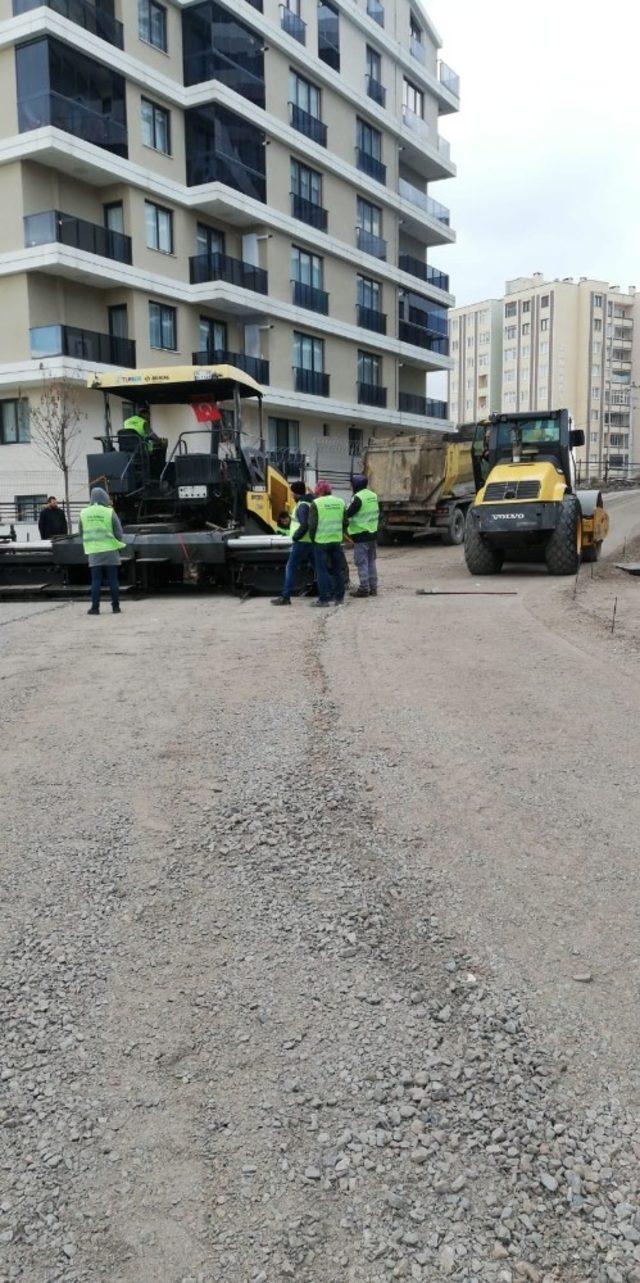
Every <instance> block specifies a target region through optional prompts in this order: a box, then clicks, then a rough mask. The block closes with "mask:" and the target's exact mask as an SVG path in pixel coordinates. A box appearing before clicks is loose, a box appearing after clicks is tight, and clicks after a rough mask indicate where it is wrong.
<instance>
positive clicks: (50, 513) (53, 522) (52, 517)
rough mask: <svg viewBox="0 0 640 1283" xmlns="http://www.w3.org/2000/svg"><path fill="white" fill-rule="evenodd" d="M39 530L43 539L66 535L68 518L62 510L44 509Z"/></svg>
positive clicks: (39, 520)
mask: <svg viewBox="0 0 640 1283" xmlns="http://www.w3.org/2000/svg"><path fill="white" fill-rule="evenodd" d="M38 530H39V531H40V538H41V539H53V538H54V537H55V535H66V533H67V518H66V517H65V515H64V512H63V511H62V508H48V507H47V508H43V509H42V511H41V513H40V516H39V517H38Z"/></svg>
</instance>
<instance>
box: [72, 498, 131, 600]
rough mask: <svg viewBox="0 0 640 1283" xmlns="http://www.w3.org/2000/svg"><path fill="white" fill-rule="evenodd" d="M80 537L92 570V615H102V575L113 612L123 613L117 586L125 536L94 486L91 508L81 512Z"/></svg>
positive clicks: (109, 506)
mask: <svg viewBox="0 0 640 1283" xmlns="http://www.w3.org/2000/svg"><path fill="white" fill-rule="evenodd" d="M80 534H81V535H82V547H83V548H84V551H85V552H86V554H87V557H88V559H89V567H90V569H91V609H90V610H89V611H87V614H89V615H99V614H100V589H101V586H102V576H103V573H105V572H106V579H107V581H108V584H109V591H110V594H111V609H112V611H113V613H114V615H119V614H120V591H119V586H118V566H119V565H120V549H121V548H126V546H127V545H126V544H125V542H124V538H123V534H122V526H121V524H120V518H119V517H118V516H117V515H116V513H115V512H114V511H113V508H112V506H111V500H110V498H109V496H108V494H107V492H106V490H102V489H101V487H100V486H94V487H93V489H92V491H91V497H90V502H89V507H88V508H83V509H82V512H81V513H80Z"/></svg>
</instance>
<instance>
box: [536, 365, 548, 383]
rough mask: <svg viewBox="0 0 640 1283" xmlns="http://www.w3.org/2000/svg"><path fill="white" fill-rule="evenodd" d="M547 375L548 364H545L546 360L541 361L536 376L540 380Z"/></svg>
mask: <svg viewBox="0 0 640 1283" xmlns="http://www.w3.org/2000/svg"><path fill="white" fill-rule="evenodd" d="M548 376H549V366H548V365H547V364H546V362H544V361H542V362H541V363H540V365H539V366H538V378H539V379H541V380H542V379H546V378H548Z"/></svg>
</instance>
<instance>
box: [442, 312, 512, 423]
mask: <svg viewBox="0 0 640 1283" xmlns="http://www.w3.org/2000/svg"><path fill="white" fill-rule="evenodd" d="M449 347H450V353H451V361H452V368H451V373H450V375H449V414H450V417H451V420H452V422H453V423H456V424H460V423H473V422H474V420H476V419H482V418H484V417H485V415H487V414H493V413H494V412H496V411H497V410H499V409H500V401H501V390H502V303H501V301H500V299H485V301H484V302H483V303H472V304H470V305H469V306H468V307H457V308H455V310H454V311H452V312H451V313H450V325H449Z"/></svg>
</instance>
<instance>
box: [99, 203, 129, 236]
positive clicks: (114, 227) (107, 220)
mask: <svg viewBox="0 0 640 1283" xmlns="http://www.w3.org/2000/svg"><path fill="white" fill-rule="evenodd" d="M102 211H103V222H104V225H105V227H106V228H107V231H109V232H119V234H120V235H121V236H122V235H123V233H124V211H123V207H122V201H121V200H117V201H112V202H111V203H110V204H109V205H103V206H102Z"/></svg>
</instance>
